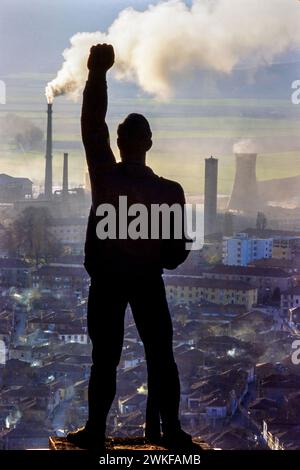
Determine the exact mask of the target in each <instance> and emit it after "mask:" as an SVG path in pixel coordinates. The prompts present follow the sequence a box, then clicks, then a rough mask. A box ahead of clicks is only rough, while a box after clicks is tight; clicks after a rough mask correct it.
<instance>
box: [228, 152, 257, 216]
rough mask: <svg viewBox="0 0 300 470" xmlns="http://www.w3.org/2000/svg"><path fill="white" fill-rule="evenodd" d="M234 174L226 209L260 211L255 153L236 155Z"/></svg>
mask: <svg viewBox="0 0 300 470" xmlns="http://www.w3.org/2000/svg"><path fill="white" fill-rule="evenodd" d="M235 158H236V173H235V180H234V185H233V189H232V193H231V198H230V201H229V205H228V209H231V210H237V211H242V212H246V213H247V212H248V213H249V212H257V211H258V210H259V209H260V201H259V196H258V187H257V181H256V159H257V154H256V153H236V154H235Z"/></svg>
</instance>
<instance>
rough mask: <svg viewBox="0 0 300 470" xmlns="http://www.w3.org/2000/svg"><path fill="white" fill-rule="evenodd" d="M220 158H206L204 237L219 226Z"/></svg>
mask: <svg viewBox="0 0 300 470" xmlns="http://www.w3.org/2000/svg"><path fill="white" fill-rule="evenodd" d="M217 193H218V159H217V158H213V157H210V158H206V159H205V186H204V237H206V236H208V235H211V234H212V233H215V231H216V228H217Z"/></svg>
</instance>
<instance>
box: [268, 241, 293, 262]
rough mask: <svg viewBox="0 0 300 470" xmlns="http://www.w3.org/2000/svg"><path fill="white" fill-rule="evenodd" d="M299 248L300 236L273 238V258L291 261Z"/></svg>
mask: <svg viewBox="0 0 300 470" xmlns="http://www.w3.org/2000/svg"><path fill="white" fill-rule="evenodd" d="M298 250H300V237H296V236H295V237H288V236H286V237H275V238H274V239H273V254H272V257H273V258H276V259H285V260H290V261H291V260H292V259H293V257H294V255H295V252H297V251H298Z"/></svg>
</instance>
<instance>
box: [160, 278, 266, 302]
mask: <svg viewBox="0 0 300 470" xmlns="http://www.w3.org/2000/svg"><path fill="white" fill-rule="evenodd" d="M164 278H165V284H166V292H167V297H168V300H169V301H170V302H174V303H177V304H190V303H191V304H192V303H201V302H203V303H205V302H211V303H215V304H218V305H227V304H234V305H245V306H246V308H247V309H250V308H251V307H252V305H254V304H256V303H257V288H256V287H252V286H250V285H248V284H246V283H244V282H240V281H231V282H228V281H225V282H224V281H223V280H218V279H203V278H201V277H197V276H176V275H174V276H172V275H171V276H165V277H164Z"/></svg>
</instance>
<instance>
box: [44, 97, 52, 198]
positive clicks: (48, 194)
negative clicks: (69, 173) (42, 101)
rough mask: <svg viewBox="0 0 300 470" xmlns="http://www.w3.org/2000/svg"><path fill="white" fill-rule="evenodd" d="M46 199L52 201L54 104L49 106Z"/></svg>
mask: <svg viewBox="0 0 300 470" xmlns="http://www.w3.org/2000/svg"><path fill="white" fill-rule="evenodd" d="M45 198H46V199H52V103H48V106H47V143H46V169H45Z"/></svg>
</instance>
